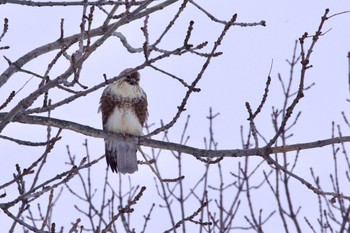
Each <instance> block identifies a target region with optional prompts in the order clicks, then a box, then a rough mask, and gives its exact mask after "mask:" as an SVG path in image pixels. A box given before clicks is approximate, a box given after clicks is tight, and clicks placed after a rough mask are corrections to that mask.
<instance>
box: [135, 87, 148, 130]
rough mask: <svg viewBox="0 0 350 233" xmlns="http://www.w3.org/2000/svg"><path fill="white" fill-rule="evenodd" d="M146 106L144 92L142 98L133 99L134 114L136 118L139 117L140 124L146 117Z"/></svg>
mask: <svg viewBox="0 0 350 233" xmlns="http://www.w3.org/2000/svg"><path fill="white" fill-rule="evenodd" d="M147 106H148V102H147V96H146V94H145V93H144V95H143V97H142V98H140V99H137V100H135V101H134V104H133V108H134V111H135V114H136V116H137V118H139V121H140V123H141V125H142V126H143V124H144V123H145V121H146V120H147V117H148V110H147Z"/></svg>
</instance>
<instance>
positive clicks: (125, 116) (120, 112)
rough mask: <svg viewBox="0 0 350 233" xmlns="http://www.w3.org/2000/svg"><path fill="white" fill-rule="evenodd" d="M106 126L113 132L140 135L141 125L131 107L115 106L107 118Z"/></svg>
mask: <svg viewBox="0 0 350 233" xmlns="http://www.w3.org/2000/svg"><path fill="white" fill-rule="evenodd" d="M106 128H107V130H108V131H111V132H114V133H122V134H130V135H135V136H141V135H142V125H141V124H140V121H139V119H138V118H137V116H136V114H135V113H134V111H133V110H132V109H131V108H119V107H117V106H116V107H115V108H114V110H113V112H112V114H111V115H110V117H109V118H108V120H107V123H106Z"/></svg>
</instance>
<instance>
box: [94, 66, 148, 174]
mask: <svg viewBox="0 0 350 233" xmlns="http://www.w3.org/2000/svg"><path fill="white" fill-rule="evenodd" d="M119 77H120V78H119V79H117V80H116V81H115V82H113V83H111V84H109V85H108V86H107V87H106V88H105V89H104V90H103V93H102V96H101V98H100V107H99V111H101V113H102V124H103V130H106V131H108V132H112V133H117V134H123V135H133V136H142V135H143V133H142V129H143V125H144V123H145V121H146V120H147V118H148V102H147V95H146V93H145V91H144V90H143V89H142V88H141V86H140V73H139V72H138V71H137V70H134V69H132V68H128V69H125V70H124V71H122V72H121V73H120V74H119ZM136 152H137V145H136V144H135V143H133V142H126V141H117V140H114V139H105V156H106V161H107V167H110V168H111V170H112V172H116V173H118V172H120V173H122V174H127V173H129V174H132V173H134V172H136V171H137V170H138V167H137V156H136Z"/></svg>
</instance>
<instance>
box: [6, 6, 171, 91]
mask: <svg viewBox="0 0 350 233" xmlns="http://www.w3.org/2000/svg"><path fill="white" fill-rule="evenodd" d="M176 1H177V0H168V1H165V2H163V3H160V4H158V5H155V6H153V7H150V8H146V9H145V10H142V11H140V12H135V13H133V14H132V16H128V18H127V20H126V19H125V18H124V20H118V21H117V22H116V23H113V24H110V25H109V26H107V27H105V26H101V27H98V28H96V29H93V30H91V31H90V34H89V36H90V38H92V37H95V36H100V35H105V34H106V32H108V31H110V30H111V29H117V28H118V27H119V26H122V25H124V24H127V23H129V22H131V21H134V20H137V19H140V18H142V17H144V16H145V15H149V14H152V13H153V12H155V11H158V10H160V9H163V8H165V7H167V6H169V5H171V4H173V3H174V2H176ZM80 37H81V33H77V34H75V35H73V36H69V37H66V38H64V39H58V40H57V41H54V42H52V43H49V44H46V45H43V46H41V47H38V48H36V49H34V50H32V51H31V52H29V53H27V54H25V55H23V56H22V57H20V58H19V59H17V60H16V61H15V62H12V63H11V64H10V66H9V67H8V68H7V69H6V70H5V71H4V72H3V73H2V74H1V75H0V87H2V86H3V85H4V84H5V83H6V82H7V80H8V79H9V78H10V77H11V76H12V75H13V74H14V73H15V72H17V71H18V70H19V69H20V68H21V67H23V66H24V65H25V64H26V63H28V62H29V61H31V60H33V59H35V58H37V57H38V56H41V55H43V54H45V53H48V52H51V51H53V50H56V49H60V48H62V47H63V46H64V45H67V44H70V43H72V42H74V41H77V40H78V39H79V38H80Z"/></svg>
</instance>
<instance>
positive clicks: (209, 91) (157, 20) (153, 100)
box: [0, 0, 350, 232]
mask: <svg viewBox="0 0 350 233" xmlns="http://www.w3.org/2000/svg"><path fill="white" fill-rule="evenodd" d="M157 2H160V1H157ZM203 2H205V3H201V4H203V5H202V6H203V7H204V8H205V9H207V10H208V11H210V12H211V13H212V14H213V15H214V16H216V17H217V18H219V19H221V20H229V19H230V18H231V16H232V15H233V14H234V13H237V14H238V17H237V22H244V23H252V22H260V21H261V20H265V21H266V25H267V26H266V27H262V26H256V27H239V26H236V27H233V28H232V29H231V30H230V31H229V32H228V33H227V35H226V37H225V38H224V41H223V43H222V46H221V47H220V48H219V51H223V52H224V54H223V55H222V56H220V57H218V58H215V59H214V60H213V61H212V63H211V65H210V66H209V68H208V70H207V72H206V73H205V76H204V77H203V79H202V80H201V81H200V83H199V84H198V87H199V88H201V92H200V93H195V94H193V96H192V97H191V98H190V101H189V103H188V105H187V107H186V108H187V112H185V113H183V115H182V117H181V118H180V119H179V121H178V122H177V124H176V125H175V126H174V128H173V129H171V130H170V132H169V137H170V140H171V141H173V142H179V140H180V137H181V132H182V128H183V126H184V122H185V120H186V118H187V115H188V114H190V115H191V118H190V123H189V127H188V134H189V135H190V139H189V141H188V143H187V144H188V145H190V146H194V147H199V148H204V143H203V138H204V137H207V136H208V120H207V119H206V116H207V115H208V112H209V107H212V108H213V111H214V113H217V112H219V113H220V115H219V116H218V117H217V120H216V121H215V122H214V127H215V128H214V129H215V138H216V140H217V141H218V142H219V144H218V148H219V149H236V148H241V138H240V126H241V125H243V126H244V129H245V132H247V130H248V127H249V123H248V121H247V120H246V119H247V116H248V114H247V111H246V108H245V102H246V101H248V102H249V103H250V104H251V106H252V107H253V108H256V107H257V106H258V104H259V103H260V100H261V96H262V94H263V91H264V88H265V82H266V77H267V75H268V73H269V70H270V67H271V63H272V62H273V65H272V71H271V78H272V85H271V88H270V95H269V98H268V100H267V103H266V106H265V108H264V109H263V111H262V113H261V115H260V117H259V118H258V119H257V127H258V129H259V130H260V132H262V133H263V135H264V136H265V137H266V138H267V139H269V138H270V137H271V136H272V135H273V133H274V131H273V127H272V124H271V118H270V115H271V107H272V106H275V107H276V108H279V109H280V108H281V106H282V101H283V96H282V90H281V86H280V83H279V81H278V74H279V73H280V74H281V77H282V78H283V79H284V80H287V79H288V78H289V65H288V63H287V62H286V59H289V60H290V59H291V56H292V53H293V48H294V44H295V41H296V40H297V39H298V38H299V37H300V36H301V35H302V34H303V33H304V32H308V33H309V34H313V33H314V32H315V31H316V30H317V27H318V25H319V23H320V20H321V16H322V15H323V14H324V11H325V9H326V8H329V9H330V13H329V14H330V15H332V14H335V13H339V12H342V11H346V10H350V6H349V3H348V1H325V0H322V1H317V4H316V3H315V2H311V1H310V3H309V1H301V0H298V1H272V0H269V1H234V0H225V1H220V3H219V2H218V1H203ZM282 2H283V3H282ZM180 4H181V3H180V2H179V3H177V4H175V5H174V6H172V7H169V8H166V9H164V10H163V11H161V12H158V13H156V14H154V15H152V16H151V17H150V19H149V33H150V41H154V40H155V39H156V38H157V37H158V36H159V33H161V32H162V31H163V29H164V27H165V26H166V25H167V23H168V22H169V20H170V19H171V18H172V17H173V14H174V12H175V11H176V10H177V9H178V7H179V6H180ZM5 17H6V18H8V19H9V31H8V33H7V35H6V36H5V37H4V38H3V40H2V41H1V43H0V46H5V45H9V46H10V49H9V50H0V53H1V55H2V56H6V57H7V58H9V59H10V60H11V61H15V60H16V59H18V58H19V57H20V56H22V55H24V54H25V53H27V52H29V51H31V50H33V49H34V48H36V47H38V46H41V45H44V44H47V43H49V42H52V41H55V40H57V39H58V37H59V35H60V27H59V25H60V20H61V18H64V19H65V21H64V22H65V24H64V32H65V35H66V36H69V35H72V34H75V33H78V32H79V24H80V21H81V8H80V7H70V8H69V7H41V8H35V7H25V6H20V5H11V4H5V5H0V20H1V21H2V20H3V18H5ZM94 17H95V18H94V21H93V27H97V26H99V25H100V24H101V22H103V20H104V15H103V14H102V13H101V12H100V11H98V10H95V16H94ZM190 20H194V22H195V23H194V30H193V33H192V38H191V40H190V42H191V43H193V44H198V43H201V42H203V41H208V42H209V45H208V49H206V50H205V51H206V52H208V51H209V48H211V47H210V46H212V44H213V42H214V40H215V39H216V38H217V36H218V35H219V33H220V31H221V30H222V28H223V26H222V25H220V24H216V23H214V22H212V21H210V20H209V19H208V18H206V16H205V15H204V14H203V13H201V12H199V11H198V10H197V9H195V8H194V7H193V6H189V7H188V9H186V10H185V12H184V14H183V15H182V16H181V17H180V19H179V22H178V24H176V25H175V26H174V27H173V29H172V30H171V32H170V33H169V35H168V36H167V38H166V39H164V41H163V42H162V43H161V47H163V48H165V49H171V48H175V47H176V46H179V45H181V43H182V42H183V39H184V37H185V35H186V31H187V25H188V23H189V21H190ZM1 24H2V23H1ZM349 24H350V14H349V13H348V14H343V15H339V16H337V17H334V18H332V19H330V20H328V21H327V22H326V23H325V26H324V29H323V31H324V32H325V31H327V33H326V34H325V35H323V36H322V37H321V38H320V40H319V42H318V43H317V45H316V47H315V49H314V53H313V55H312V58H311V64H312V65H313V67H312V68H311V69H309V70H308V73H307V78H306V85H310V84H311V83H315V85H314V86H313V87H312V88H311V89H310V90H308V91H307V92H306V93H305V98H303V99H302V100H301V102H300V104H299V106H298V108H297V110H301V111H302V115H301V117H300V120H299V122H298V125H297V126H296V127H295V129H294V131H293V134H294V136H293V137H292V138H291V139H290V141H289V143H298V142H308V141H316V140H319V139H325V138H329V137H330V136H331V122H332V121H335V122H336V123H337V124H338V123H339V124H343V120H342V116H341V111H345V114H349V112H348V111H347V110H348V105H349V103H348V102H347V101H346V98H349V86H348V72H349V70H348V69H349V68H348V59H347V53H348V52H349V51H350V43H349V41H350V30H349ZM142 25H143V22H142V20H139V21H136V22H132V23H130V24H127V25H125V26H122V27H121V28H120V31H121V32H122V33H124V35H125V36H126V37H127V38H128V40H129V42H130V44H132V45H133V46H134V47H141V46H142V43H143V34H142V32H141V30H140V27H141V26H142ZM307 44H308V43H307ZM54 55H55V54H54V53H50V54H47V55H43V56H41V57H39V58H38V59H36V60H34V61H32V62H30V63H28V65H26V66H25V68H26V69H29V70H33V71H35V72H38V73H39V74H43V72H44V71H45V70H46V68H47V64H48V62H49V61H50V60H51V59H52V58H53V57H54ZM2 56H1V57H2ZM143 59H144V56H143V54H128V53H127V51H126V50H125V48H123V47H122V46H121V43H120V41H119V40H118V39H117V38H110V39H109V40H108V41H107V42H106V43H105V44H104V45H103V46H101V48H99V49H98V50H97V52H96V53H95V54H93V55H92V56H91V57H90V58H89V59H88V61H87V62H86V63H85V64H84V66H83V70H82V73H81V77H82V79H81V82H82V83H83V84H84V85H87V86H89V87H92V86H93V85H96V84H98V83H100V82H102V81H103V74H106V75H107V77H108V78H111V77H113V76H114V75H117V74H119V72H120V71H122V70H124V69H125V68H127V67H134V66H136V65H139V64H141V63H142V62H143ZM203 62H204V59H203V58H196V57H194V56H192V55H191V56H190V55H185V56H181V57H175V58H171V59H167V60H164V61H161V62H159V64H156V65H157V66H158V67H160V68H162V69H165V70H167V71H168V72H171V73H173V74H175V75H177V76H179V77H181V78H182V79H184V80H185V81H187V82H191V80H193V79H194V78H195V77H196V75H197V73H198V72H199V70H200V68H201V66H202V65H203ZM66 67H67V63H64V62H63V61H62V62H59V63H58V64H57V66H56V67H54V69H53V71H52V73H51V75H50V76H51V77H53V78H54V77H55V75H59V74H60V73H62V72H63V71H64V69H65V68H66ZM6 68H7V62H6V60H5V59H0V72H3V71H4V70H5V69H6ZM298 68H300V67H298ZM298 68H297V69H296V76H297V77H298V75H299V70H298ZM140 73H141V86H142V87H143V89H144V90H145V91H146V93H147V96H148V101H149V120H148V122H149V123H150V124H152V123H154V124H155V126H154V128H155V127H159V125H160V120H163V121H164V122H165V123H167V122H169V121H170V120H171V119H172V118H173V116H174V114H175V113H176V111H177V106H178V105H179V104H180V102H181V100H182V98H183V97H184V94H185V92H186V90H185V89H184V88H183V87H182V86H181V85H180V84H179V83H178V82H176V81H174V80H173V79H170V78H169V77H166V76H165V75H164V74H161V73H159V72H156V71H154V70H152V69H150V68H146V69H144V70H141V71H140ZM28 80H30V81H29V83H28V84H27V85H26V86H25V87H24V88H23V89H22V90H21V92H20V93H19V95H18V96H17V97H16V98H15V100H14V101H13V102H12V103H11V104H10V105H9V106H8V107H7V108H5V109H4V110H3V111H9V110H10V109H11V107H13V106H14V104H16V103H17V102H16V101H18V100H20V99H21V97H24V96H26V95H28V94H29V93H30V92H31V91H33V90H35V88H36V87H37V85H38V80H36V79H35V78H33V79H31V76H30V75H26V74H23V73H22V74H20V73H19V74H16V75H14V76H13V77H12V78H11V79H10V81H9V82H8V83H6V85H4V86H3V87H2V88H1V90H0V103H2V102H3V101H4V100H5V98H6V97H7V95H8V94H9V93H10V91H12V90H16V91H17V90H19V89H20V87H21V86H23V85H24V84H25V83H26V82H27V81H28ZM295 87H296V86H295ZM101 93H102V89H101V90H99V91H97V92H95V93H93V94H91V95H89V96H88V97H85V98H81V99H79V100H77V101H76V102H73V103H72V104H70V105H68V106H66V107H63V108H61V109H58V110H57V111H54V112H53V113H52V117H55V118H62V119H65V120H69V121H74V122H78V123H81V124H86V125H89V126H92V127H95V128H101V116H100V114H98V113H97V108H98V102H99V97H100V95H101ZM50 98H52V101H53V102H56V101H59V100H61V99H64V98H66V96H64V95H63V92H59V91H58V92H53V93H52V95H51V96H50ZM40 104H41V101H37V102H36V103H35V106H40ZM349 117H350V116H349ZM45 132H46V129H45V128H44V127H37V126H28V125H21V124H15V123H12V124H9V125H8V126H7V127H6V128H5V130H4V131H3V132H2V135H7V136H12V137H17V138H20V139H25V140H34V141H44V140H45V137H46V134H45ZM53 133H56V129H54V130H53ZM343 134H344V135H349V129H348V128H346V127H343ZM62 135H63V139H62V140H61V141H60V142H59V143H58V144H57V145H56V147H55V150H54V151H53V152H52V153H51V154H50V156H49V160H48V168H47V169H49V170H50V171H48V172H47V174H48V176H47V177H41V179H43V180H44V179H47V178H49V177H52V176H54V175H55V174H57V173H60V172H62V171H64V170H66V169H68V166H67V165H66V164H65V163H64V162H65V161H67V153H66V145H69V146H70V149H71V152H72V153H73V154H75V155H76V157H77V158H78V160H80V159H81V158H83V157H84V156H85V148H84V147H83V146H82V143H83V142H84V140H85V139H88V142H89V152H90V155H91V157H92V158H93V159H95V158H98V157H100V156H101V155H102V154H103V153H104V144H103V140H101V139H94V138H89V137H86V136H84V135H79V134H77V133H73V132H69V131H67V130H65V131H64V132H63V134H62ZM155 138H156V139H160V138H161V135H160V136H157V137H155ZM261 143H262V142H261ZM42 151H43V149H42V148H32V147H31V148H28V147H23V146H22V147H19V146H18V145H17V144H15V143H12V142H8V141H5V140H0V160H1V164H2V165H1V177H0V183H1V184H3V183H5V182H6V181H8V180H10V179H11V177H12V174H13V173H14V165H15V164H16V163H19V164H20V165H21V167H22V168H25V167H27V166H29V165H30V164H31V163H32V162H33V161H34V160H35V159H36V158H37V157H38V156H39V155H40V154H41V153H42ZM146 151H147V150H146ZM330 152H331V150H330V148H326V149H322V150H320V149H317V150H312V151H305V152H303V154H302V156H301V159H300V160H301V161H300V162H299V166H298V167H297V169H296V172H298V174H300V175H303V176H305V177H306V178H308V179H309V178H310V176H309V167H311V166H314V167H315V170H316V171H317V172H318V174H320V176H321V177H322V176H323V177H324V178H325V179H327V177H328V174H329V173H331V172H332V169H331V168H330V167H329V162H330V161H331V159H332V158H331V153H330ZM163 154H164V155H162V156H161V157H162V159H163V163H162V165H163V166H164V167H162V170H163V174H164V176H166V177H167V178H173V177H175V176H176V167H175V168H174V166H173V165H174V164H173V163H170V162H167V159H166V158H167V156H169V154H168V153H167V152H163ZM185 156H186V157H189V159H188V160H186V161H187V162H188V163H187V164H185V176H186V177H187V181H186V185H188V186H191V184H193V182H195V181H196V179H197V178H198V177H199V176H200V175H201V173H200V172H201V171H202V169H203V164H201V163H200V162H199V161H197V160H196V159H193V158H191V156H188V155H185ZM320 157H322V159H320ZM225 160H227V162H225V163H226V164H227V165H226V164H225V165H226V169H227V174H228V173H229V171H231V170H233V169H235V168H236V167H237V162H238V160H237V159H232V158H228V159H225ZM172 161H173V160H172ZM316 162H317V163H316ZM105 166H106V164H105V161H100V163H99V164H98V165H96V166H94V168H93V171H94V172H95V174H96V176H95V178H96V180H95V181H98V180H99V179H101V177H103V176H104V171H105ZM194 168H196V169H198V173H196V171H197V170H196V169H194ZM168 171H169V172H168ZM117 177H118V175H116V174H110V179H115V185H117V184H118V183H117V181H118V179H117ZM130 178H131V180H132V183H133V184H134V185H137V184H140V185H146V186H150V187H152V186H154V185H153V183H154V181H153V179H154V175H153V173H152V172H151V171H150V169H149V168H147V167H146V166H141V167H140V168H139V171H138V172H137V173H135V174H133V175H132V176H130ZM123 179H124V180H125V181H126V180H127V177H124V178H123ZM213 179H214V178H213ZM349 187H350V186H349ZM295 188H296V189H298V190H300V192H298V193H296V194H295V199H296V202H297V203H298V204H300V205H302V206H303V205H304V204H305V203H304V202H305V199H303V198H304V197H308V198H311V199H310V200H314V199H312V198H314V196H313V194H312V193H311V191H310V190H307V189H306V188H305V187H304V186H303V185H301V184H300V183H298V182H296V183H295ZM329 188H330V186H329ZM345 190H346V189H345ZM347 191H350V189H349V188H347ZM1 192H2V191H1ZM16 192H17V190H16V188H15V187H13V189H8V190H6V193H7V197H6V198H4V199H2V202H3V201H10V200H12V199H13V198H15V196H16ZM67 196H68V192H66V193H64V194H63V195H62V197H61V198H62V200H61V201H59V202H58V204H59V205H62V206H63V205H64V204H71V203H70V202H71V201H72V200H66V199H64V198H66V197H67ZM156 196H157V193H156V191H155V190H154V189H152V188H150V189H149V190H147V192H146V194H145V196H144V199H142V201H141V202H140V206H142V207H140V208H149V207H150V204H151V203H152V202H153V201H154V200H153V199H154V197H156ZM256 198H257V200H258V201H259V198H261V196H258V197H256ZM73 201H74V200H73ZM158 204H159V203H158ZM261 206H262V207H263V206H264V203H261ZM193 208H195V207H193ZM258 208H259V207H257V209H258ZM310 208H311V209H312V208H317V202H316V201H315V205H313V206H312V207H310ZM162 211H163V210H161V209H157V210H156V212H155V216H156V214H158V216H160V215H162V216H165V214H164V213H165V212H162ZM302 211H305V212H303V213H302V215H301V216H304V215H307V210H306V209H305V208H304V209H302ZM58 212H59V211H57V212H55V213H54V217H55V216H60V218H61V219H62V222H61V223H59V224H68V223H69V222H71V221H73V219H74V218H75V217H76V216H73V217H72V218H67V216H66V215H62V216H61V215H60V213H58ZM144 212H145V211H144ZM144 212H141V213H144ZM189 213H191V210H189ZM5 219H7V220H8V218H7V217H6V218H4V214H3V213H1V214H0V225H1V226H3V225H4V224H5ZM165 219H166V220H165V222H166V221H168V219H167V216H166V217H165ZM7 220H6V221H7ZM242 221H243V222H242V225H244V224H246V223H245V222H244V220H242ZM153 224H155V222H154V223H153ZM237 225H239V223H237ZM155 226H156V224H155V225H152V224H151V225H150V229H149V232H152V231H151V229H154V228H153V227H155ZM168 226H169V225H166V226H165V227H164V230H165V229H167V227H168ZM279 227H282V225H280V226H279ZM141 228H142V226H139V228H138V229H137V230H138V231H140V229H141ZM65 229H67V227H66V228H65ZM267 229H269V228H267Z"/></svg>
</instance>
